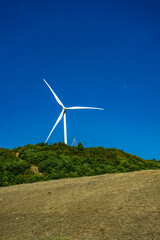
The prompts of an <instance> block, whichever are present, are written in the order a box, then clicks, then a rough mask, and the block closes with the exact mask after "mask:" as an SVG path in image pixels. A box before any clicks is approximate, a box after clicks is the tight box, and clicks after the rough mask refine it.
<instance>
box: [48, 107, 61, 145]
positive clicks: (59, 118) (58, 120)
mask: <svg viewBox="0 0 160 240" xmlns="http://www.w3.org/2000/svg"><path fill="white" fill-rule="evenodd" d="M63 113H64V110H62V112H61V114H60V115H59V117H58V119H57V121H56V123H55V124H54V126H53V128H52V130H51V132H50V134H49V135H48V137H47V139H46V142H47V141H48V139H49V137H50V136H51V134H52V132H53V130H54V129H55V127H56V126H57V124H58V123H59V122H60V120H61V119H62V117H63Z"/></svg>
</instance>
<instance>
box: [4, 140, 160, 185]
mask: <svg viewBox="0 0 160 240" xmlns="http://www.w3.org/2000/svg"><path fill="white" fill-rule="evenodd" d="M158 168H160V162H158V161H156V160H144V159H142V158H139V157H137V156H135V155H132V154H128V153H125V152H124V151H122V150H117V149H116V148H103V147H92V148H84V147H83V145H82V144H81V143H79V144H78V146H77V147H74V146H73V147H71V146H67V145H66V144H64V143H58V144H57V143H55V144H52V145H48V144H44V143H40V144H36V145H30V144H28V145H26V146H24V147H18V148H15V149H13V150H9V149H3V148H1V149H0V186H9V185H14V184H22V183H31V182H37V181H45V180H50V179H59V178H73V177H81V176H93V175H100V174H105V173H120V172H131V171H138V170H145V169H158ZM35 169H36V171H35Z"/></svg>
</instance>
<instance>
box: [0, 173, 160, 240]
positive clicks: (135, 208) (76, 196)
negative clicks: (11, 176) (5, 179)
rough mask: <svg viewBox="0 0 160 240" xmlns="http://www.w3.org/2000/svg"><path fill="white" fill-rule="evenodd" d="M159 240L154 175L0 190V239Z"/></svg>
mask: <svg viewBox="0 0 160 240" xmlns="http://www.w3.org/2000/svg"><path fill="white" fill-rule="evenodd" d="M54 237H60V238H57V239H65V238H67V237H68V238H69V239H78V240H79V239H84V240H97V239H101V240H104V239H105V240H129V239H130V240H160V170H150V171H148V170H146V171H140V172H132V173H120V174H106V175H101V176H94V177H82V178H74V179H61V180H54V181H48V182H40V183H32V184H25V185H17V186H11V187H3V188H0V239H1V240H4V239H9V240H10V239H16V240H19V239H25V240H28V239H29V240H30V239H34V240H35V239H36V240H41V239H55V238H54Z"/></svg>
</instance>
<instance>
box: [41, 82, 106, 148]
mask: <svg viewBox="0 0 160 240" xmlns="http://www.w3.org/2000/svg"><path fill="white" fill-rule="evenodd" d="M43 81H44V82H45V83H46V85H47V86H48V87H49V89H50V90H51V92H52V94H53V96H54V97H55V99H56V101H57V103H58V104H59V105H60V106H61V107H62V112H61V113H60V115H59V117H58V119H57V121H56V123H55V124H54V126H53V128H52V130H51V132H50V133H49V135H48V137H47V139H46V142H47V141H48V139H49V137H50V136H51V134H52V132H53V130H54V129H55V127H56V126H57V124H58V123H59V122H60V120H61V119H62V117H63V123H64V143H66V144H67V124H66V111H67V110H76V109H97V110H104V109H103V108H95V107H79V106H75V107H65V106H64V105H63V103H62V102H61V100H60V99H59V98H58V97H57V95H56V94H55V92H54V91H53V90H52V88H51V87H50V86H49V84H48V83H47V82H46V80H45V79H43Z"/></svg>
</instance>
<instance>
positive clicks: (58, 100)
mask: <svg viewBox="0 0 160 240" xmlns="http://www.w3.org/2000/svg"><path fill="white" fill-rule="evenodd" d="M43 81H44V82H45V83H46V84H47V86H48V87H49V89H50V90H51V92H52V93H53V95H54V97H55V99H56V101H57V102H58V103H59V105H61V106H62V107H63V108H64V105H63V103H62V102H61V100H60V99H59V98H58V97H57V95H56V94H55V92H54V91H53V90H52V88H51V87H50V86H49V84H48V83H47V82H46V80H45V79H44V78H43Z"/></svg>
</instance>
